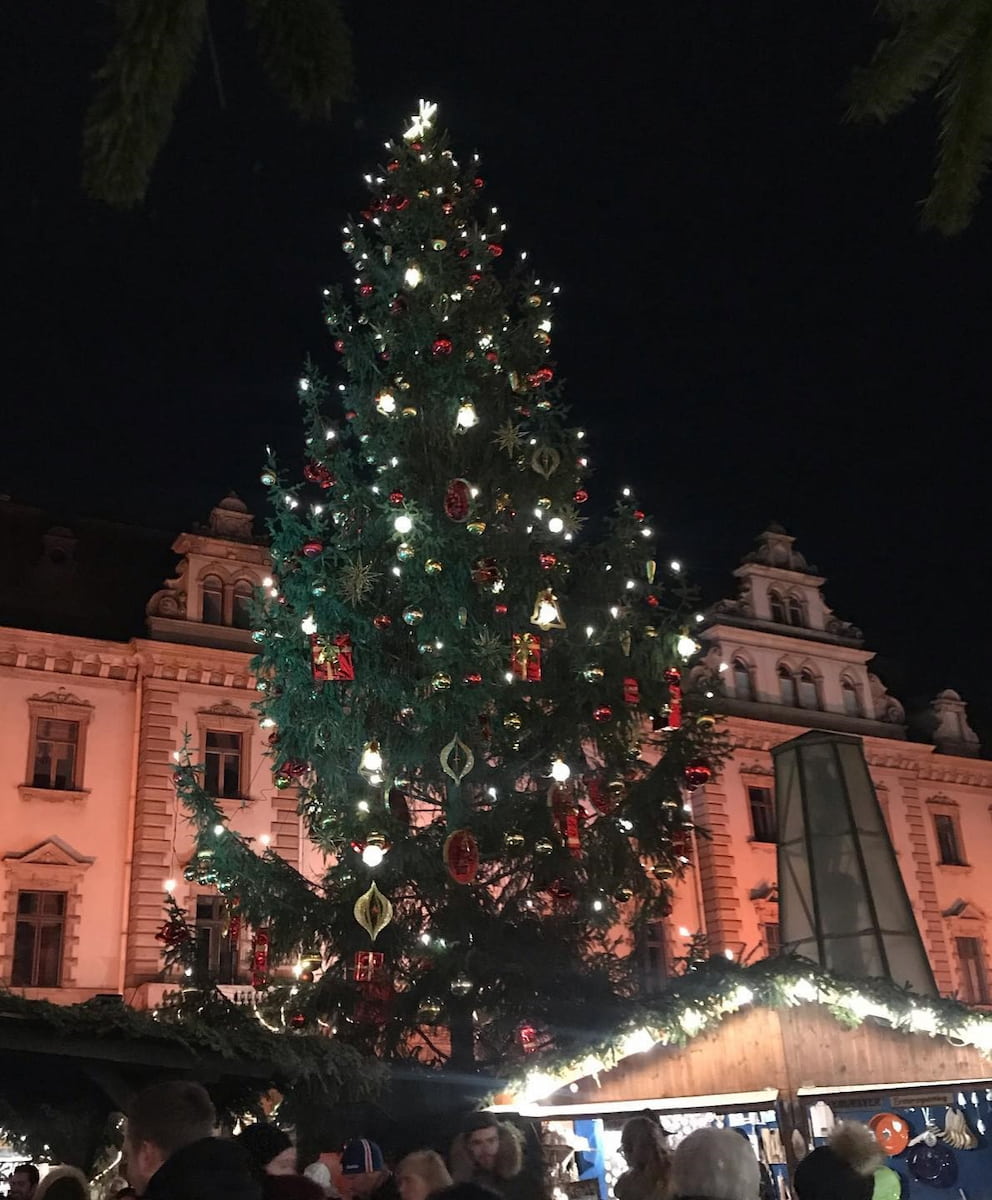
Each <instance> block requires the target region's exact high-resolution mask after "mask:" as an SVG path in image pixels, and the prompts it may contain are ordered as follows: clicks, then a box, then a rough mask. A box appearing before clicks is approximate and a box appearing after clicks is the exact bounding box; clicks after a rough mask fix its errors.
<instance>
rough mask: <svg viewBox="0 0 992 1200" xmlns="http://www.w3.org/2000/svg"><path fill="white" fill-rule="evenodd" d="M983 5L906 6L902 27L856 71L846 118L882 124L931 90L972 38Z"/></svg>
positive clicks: (963, 0) (931, 1)
mask: <svg viewBox="0 0 992 1200" xmlns="http://www.w3.org/2000/svg"><path fill="white" fill-rule="evenodd" d="M987 3H988V0H928V2H927V3H926V4H925V5H917V4H913V5H907V6H905V8H906V11H905V13H904V16H903V24H902V25H901V27H900V28H899V30H898V31H897V32H896V33H895V35H894V36H893V37H890V38H886V39H884V40H883V41H882V42H881V43H880V44H879V46H878V47H877V49H876V51H875V54H874V56H873V58H872V61H871V64H870V65H869V66H868V67H866V68H863V69H860V70H858V71H856V72H855V75H854V79H853V80H852V83H851V88H850V107H849V109H848V117H849V118H850V119H852V120H865V119H868V118H873V119H875V120H877V121H883V122H884V121H887V120H889V118H890V117H893V116H895V114H896V113H898V112H901V111H902V110H903V109H904V108H905V107H906V106H907V105H908V104H909V103H910V102H911V101H912V100H913V99H914V98H915V97H916V96H918V95H920V93H922V92H925V91H927V90H928V89H929V88H931V87H933V86H934V84H936V82H937V81H938V80H939V78H940V76H941V74H942V73H943V72H944V71H945V70H946V68H947V67H948V64H949V63H951V62H952V61H953V59H954V58H955V57H956V56H957V55H958V54H960V53H961V50H962V48H963V47H964V46H965V44H966V43H967V41H968V39H969V38H970V37H971V36H972V35H973V32H974V28H975V22H976V20H977V17H978V14H979V12H980V10H981V9H982V7H983V6H986V5H987Z"/></svg>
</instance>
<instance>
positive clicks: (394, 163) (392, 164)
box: [386, 158, 400, 171]
mask: <svg viewBox="0 0 992 1200" xmlns="http://www.w3.org/2000/svg"><path fill="white" fill-rule="evenodd" d="M399 169H400V164H399V160H398V159H396V158H394V159H391V160H390V161H389V162H388V163H386V170H387V171H398V170H399Z"/></svg>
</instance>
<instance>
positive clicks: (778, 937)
mask: <svg viewBox="0 0 992 1200" xmlns="http://www.w3.org/2000/svg"><path fill="white" fill-rule="evenodd" d="M760 929H761V942H762V945H763V946H764V948H765V958H777V957H778V956H779V955H780V954H781V953H782V926H781V924H780V922H779V921H777V920H775V921H762V922H761V923H760ZM769 929H774V930H775V935H774V937H771V938H770V937H769V936H768V931H769ZM773 942H774V946H773V945H772V943H773Z"/></svg>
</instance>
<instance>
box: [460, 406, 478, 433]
mask: <svg viewBox="0 0 992 1200" xmlns="http://www.w3.org/2000/svg"><path fill="white" fill-rule="evenodd" d="M478 423H479V414H478V413H477V412H476V411H475V405H474V404H473V403H472V402H471V400H465V401H463V402H462V403H461V404H460V405H459V406H458V412H457V414H456V416H455V428H456V429H457V430H458V432H459V433H464V432H465V430H466V429H471V428H472V426H473V425H478Z"/></svg>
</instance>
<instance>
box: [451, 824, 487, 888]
mask: <svg viewBox="0 0 992 1200" xmlns="http://www.w3.org/2000/svg"><path fill="white" fill-rule="evenodd" d="M443 856H444V865H445V867H447V869H448V874H449V875H450V876H451V878H452V879H453V880H454V881H455V883H461V884H469V883H474V882H475V878H476V876H477V875H478V873H479V844H478V842H476V840H475V837H474V835H473V834H472V833H471V831H470V830H468V829H456V830H455V832H454V833H452V834H449V836H448V837H447V839H446V840H445V843H444V850H443Z"/></svg>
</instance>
